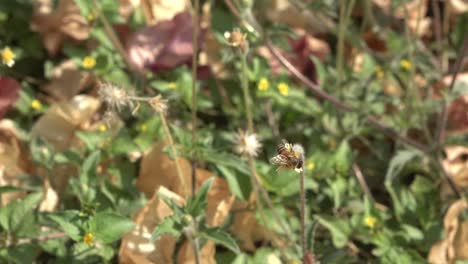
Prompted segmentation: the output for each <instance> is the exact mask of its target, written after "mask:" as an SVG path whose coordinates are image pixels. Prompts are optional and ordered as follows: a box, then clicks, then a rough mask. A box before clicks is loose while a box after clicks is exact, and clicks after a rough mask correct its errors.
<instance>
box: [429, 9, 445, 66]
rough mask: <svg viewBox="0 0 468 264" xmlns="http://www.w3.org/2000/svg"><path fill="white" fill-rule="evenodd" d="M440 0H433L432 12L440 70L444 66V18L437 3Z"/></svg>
mask: <svg viewBox="0 0 468 264" xmlns="http://www.w3.org/2000/svg"><path fill="white" fill-rule="evenodd" d="M437 2H438V0H432V1H431V3H432V12H433V13H434V20H433V21H434V31H435V36H436V43H437V53H438V55H439V56H438V64H439V70H442V66H443V58H442V56H441V53H442V52H443V50H442V29H441V28H442V26H441V24H442V20H441V17H440V8H439V4H438V3H437Z"/></svg>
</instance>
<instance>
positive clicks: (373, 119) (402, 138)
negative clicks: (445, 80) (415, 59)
mask: <svg viewBox="0 0 468 264" xmlns="http://www.w3.org/2000/svg"><path fill="white" fill-rule="evenodd" d="M266 45H267V47H268V49H269V50H270V52H271V53H272V54H273V56H274V57H275V58H276V59H277V60H278V61H279V62H280V63H281V64H282V65H283V66H284V67H285V68H286V69H288V71H289V72H291V73H292V74H293V75H294V76H295V77H296V78H297V79H299V80H300V81H301V82H302V83H303V84H305V85H306V86H307V87H309V88H310V89H311V90H312V92H313V93H314V94H315V96H316V97H317V98H319V99H323V100H326V101H328V102H330V103H331V104H333V105H334V106H336V107H337V108H339V109H341V110H344V111H346V112H356V110H355V109H354V108H352V107H351V106H349V105H347V104H345V103H343V102H341V101H340V100H338V99H337V98H336V97H334V96H332V95H330V94H328V93H327V92H325V91H323V90H322V89H321V88H320V87H319V86H318V85H316V84H314V83H313V82H311V81H310V80H309V79H308V78H307V77H305V76H304V75H303V74H302V73H301V72H300V71H299V70H298V69H297V68H296V67H294V65H292V64H291V63H290V62H289V60H288V59H286V58H285V57H284V56H283V55H282V54H281V53H280V52H279V51H278V50H277V49H276V48H275V47H274V46H273V44H272V43H271V41H270V40H269V39H267V40H266ZM366 121H367V122H368V123H369V124H370V125H372V126H373V127H374V128H376V129H378V130H380V131H381V132H382V133H384V134H385V135H387V136H389V137H391V138H394V139H398V140H400V141H401V142H404V143H406V144H408V145H410V146H413V147H415V148H417V149H419V150H421V151H422V152H424V153H429V149H428V148H427V147H426V146H424V145H422V144H421V143H419V142H416V141H414V140H412V139H410V138H408V137H405V136H403V135H400V134H399V133H397V132H396V131H395V130H393V129H392V128H390V127H388V126H387V125H385V124H383V123H381V122H380V121H379V120H378V119H377V118H376V117H374V116H368V117H366Z"/></svg>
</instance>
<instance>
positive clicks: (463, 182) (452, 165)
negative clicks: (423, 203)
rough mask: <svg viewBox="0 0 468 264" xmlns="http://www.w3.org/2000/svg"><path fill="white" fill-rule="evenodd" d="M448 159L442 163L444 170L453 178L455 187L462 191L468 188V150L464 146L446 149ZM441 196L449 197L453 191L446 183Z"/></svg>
mask: <svg viewBox="0 0 468 264" xmlns="http://www.w3.org/2000/svg"><path fill="white" fill-rule="evenodd" d="M445 154H446V158H445V159H444V160H443V161H442V165H443V167H444V170H445V171H446V173H447V174H448V175H449V177H450V178H452V180H453V182H454V183H455V185H456V186H457V187H459V188H461V189H463V188H467V187H468V148H466V147H463V146H447V147H445ZM440 192H441V196H442V197H448V196H449V195H451V194H452V190H451V188H450V186H449V185H448V183H447V182H446V181H444V182H443V183H442V186H441V191H440Z"/></svg>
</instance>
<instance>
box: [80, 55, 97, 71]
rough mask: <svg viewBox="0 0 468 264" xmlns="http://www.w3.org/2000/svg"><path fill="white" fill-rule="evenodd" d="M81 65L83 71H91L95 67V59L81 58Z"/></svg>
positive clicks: (89, 57)
mask: <svg viewBox="0 0 468 264" xmlns="http://www.w3.org/2000/svg"><path fill="white" fill-rule="evenodd" d="M82 65H83V68H85V69H92V68H94V66H96V59H95V58H93V57H91V56H86V57H84V58H83V62H82Z"/></svg>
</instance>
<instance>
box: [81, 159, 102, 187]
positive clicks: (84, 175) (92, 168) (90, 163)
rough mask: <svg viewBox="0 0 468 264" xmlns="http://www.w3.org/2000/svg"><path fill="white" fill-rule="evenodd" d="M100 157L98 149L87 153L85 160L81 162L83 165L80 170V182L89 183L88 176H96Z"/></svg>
mask: <svg viewBox="0 0 468 264" xmlns="http://www.w3.org/2000/svg"><path fill="white" fill-rule="evenodd" d="M100 157H101V152H100V151H95V152H93V153H91V155H89V156H88V157H87V158H86V160H85V161H84V162H83V166H82V167H81V171H80V181H81V183H85V184H89V180H90V178H95V177H96V167H97V165H98V163H99V159H100Z"/></svg>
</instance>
